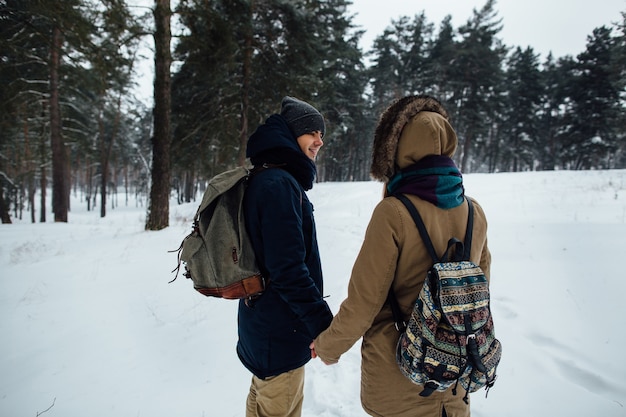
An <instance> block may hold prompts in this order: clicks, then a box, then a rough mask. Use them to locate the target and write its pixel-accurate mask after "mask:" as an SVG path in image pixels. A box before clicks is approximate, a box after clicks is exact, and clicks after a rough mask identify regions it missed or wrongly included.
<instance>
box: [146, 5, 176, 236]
mask: <svg viewBox="0 0 626 417" xmlns="http://www.w3.org/2000/svg"><path fill="white" fill-rule="evenodd" d="M171 15H172V12H171V9H170V1H169V0H155V8H154V21H155V33H154V45H155V57H154V63H155V78H154V136H153V137H152V187H151V189H150V206H149V208H148V216H147V219H146V230H160V229H163V228H165V227H167V226H169V198H170V187H171V184H170V178H171V168H170V143H171V138H170V114H171V88H170V85H171V80H170V77H171V75H170V66H171V62H172V56H171V51H170V43H171V38H172V33H171V29H170V21H171Z"/></svg>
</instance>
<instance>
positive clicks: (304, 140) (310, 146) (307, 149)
mask: <svg viewBox="0 0 626 417" xmlns="http://www.w3.org/2000/svg"><path fill="white" fill-rule="evenodd" d="M298 145H299V146H300V149H301V150H302V152H303V153H304V154H305V155H306V156H308V157H309V158H310V159H311V160H312V161H315V157H316V156H317V153H318V152H319V150H320V148H321V147H322V145H324V142H323V141H322V132H320V131H319V130H316V131H315V132H311V133H305V134H304V135H302V136H298Z"/></svg>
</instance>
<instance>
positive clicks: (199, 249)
mask: <svg viewBox="0 0 626 417" xmlns="http://www.w3.org/2000/svg"><path fill="white" fill-rule="evenodd" d="M250 175H252V172H251V170H249V169H247V168H245V167H238V168H235V169H232V170H229V171H226V172H223V173H221V174H218V175H216V176H215V177H213V178H212V179H211V180H210V181H209V183H208V185H207V189H206V191H205V192H204V196H203V197H202V203H201V204H200V206H199V207H198V210H197V211H196V215H195V217H194V220H193V225H192V227H193V230H192V232H191V233H190V234H189V235H187V237H185V239H184V240H183V242H182V243H181V245H180V247H179V248H178V250H177V252H178V266H177V267H176V269H174V271H172V272H176V276H175V277H174V279H173V280H172V281H174V280H176V278H177V277H178V273H179V272H180V267H181V264H182V265H183V266H184V268H185V272H184V273H183V275H184V276H185V277H187V278H189V279H191V281H192V282H193V287H194V288H195V289H196V290H197V291H198V292H200V293H201V294H204V295H206V296H207V297H219V298H225V299H241V298H244V299H245V298H251V297H255V296H257V295H259V294H260V293H261V292H263V290H264V287H265V282H264V279H263V277H262V275H261V273H260V272H259V268H258V266H257V262H256V257H255V255H254V251H253V249H252V245H251V243H250V239H249V237H248V233H247V231H246V226H245V221H244V215H243V197H244V194H245V191H246V186H247V184H248V179H249V178H250Z"/></svg>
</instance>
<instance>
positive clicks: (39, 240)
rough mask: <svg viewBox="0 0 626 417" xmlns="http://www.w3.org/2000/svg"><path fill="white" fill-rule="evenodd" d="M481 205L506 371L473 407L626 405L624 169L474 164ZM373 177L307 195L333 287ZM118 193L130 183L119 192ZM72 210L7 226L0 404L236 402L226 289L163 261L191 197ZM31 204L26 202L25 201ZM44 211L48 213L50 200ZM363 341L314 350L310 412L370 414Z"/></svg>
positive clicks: (8, 414) (601, 408)
mask: <svg viewBox="0 0 626 417" xmlns="http://www.w3.org/2000/svg"><path fill="white" fill-rule="evenodd" d="M464 180H465V188H466V192H467V194H468V195H470V196H473V197H475V198H476V199H478V201H479V202H480V204H481V205H482V206H483V208H484V210H485V212H486V214H487V216H488V220H489V245H490V248H491V251H492V254H493V265H492V280H491V282H492V288H491V290H492V305H493V311H494V318H495V324H496V334H497V336H498V338H499V339H500V340H501V341H502V343H503V350H504V353H503V359H502V362H501V365H500V368H499V380H498V381H497V383H496V385H495V387H494V388H493V389H492V390H491V391H490V393H489V398H488V399H485V398H484V391H480V392H478V393H476V394H473V395H472V397H471V398H472V415H473V416H475V417H487V416H511V417H528V416H536V417H541V416H581V417H582V416H585V417H586V416H603V417H618V416H626V361H624V360H623V351H624V346H626V333H625V332H624V315H625V314H626V308H625V307H624V302H623V300H624V294H625V293H626V273H625V272H624V269H623V267H622V261H623V258H624V256H625V247H626V171H624V170H620V171H590V172H545V173H539V172H532V173H515V174H471V175H466V176H465V177H464ZM381 190H382V188H381V184H379V183H374V182H360V183H323V184H316V186H315V187H314V189H313V190H312V191H310V192H309V197H310V199H311V200H312V202H313V204H314V205H315V216H316V221H317V227H318V237H319V242H320V250H321V255H322V264H323V267H324V275H325V290H326V292H327V294H329V295H330V298H328V301H329V303H330V305H331V308H332V309H333V311H337V308H338V306H339V304H340V303H341V301H342V300H343V298H344V297H345V295H346V285H347V281H348V278H349V274H350V270H351V268H352V262H353V261H354V258H355V257H356V254H357V252H358V250H359V248H360V244H361V240H362V237H363V234H364V231H365V227H366V225H367V223H368V221H369V217H370V214H371V212H372V209H373V208H374V206H375V205H376V203H377V202H378V200H379V199H380V196H381ZM120 201H123V198H120ZM72 207H73V209H72V211H71V213H70V215H69V219H70V223H69V224H54V223H47V224H30V223H29V222H27V221H25V220H22V221H15V223H14V224H12V225H1V226H0V334H1V335H2V343H1V344H0V375H1V377H0V417H35V416H36V415H37V414H38V413H42V412H44V411H45V410H47V411H45V414H43V415H44V416H49V417H54V416H60V417H83V416H90V417H138V416H142V417H202V416H215V417H230V416H243V415H244V408H245V407H244V403H245V398H246V396H247V390H248V386H249V382H250V374H249V373H248V372H247V371H246V370H245V369H244V368H243V366H242V365H241V364H240V363H239V361H238V359H237V356H236V354H235V350H234V347H235V343H236V302H233V301H225V300H218V299H207V298H204V297H203V296H201V295H200V294H198V293H196V292H194V290H193V289H192V287H191V283H190V282H189V281H188V280H186V279H184V278H182V277H181V278H179V279H178V280H177V281H175V282H174V283H171V284H168V281H169V280H171V279H172V278H173V274H171V273H170V271H171V270H172V269H173V268H174V267H175V266H176V255H175V254H173V253H168V250H172V249H176V248H177V247H178V245H179V244H180V241H181V240H182V239H183V238H184V236H185V235H186V234H187V233H188V232H189V230H190V222H191V218H192V216H193V214H194V212H195V209H196V204H187V205H182V206H177V205H174V204H172V206H171V223H170V224H171V226H170V227H169V228H167V229H166V230H163V231H159V232H146V231H144V219H145V207H135V206H134V205H133V206H132V207H118V208H116V209H115V210H111V209H108V215H107V217H106V218H105V219H100V217H99V210H96V211H93V212H86V211H85V204H82V203H80V201H79V200H78V198H76V199H75V200H74V201H73V202H72ZM24 217H25V219H28V218H30V217H29V216H24ZM48 217H49V218H51V217H52V216H48ZM359 367H360V356H359V344H357V345H355V346H354V347H353V348H352V350H350V351H349V352H348V353H347V354H346V355H344V357H343V358H342V360H341V362H340V363H339V364H338V365H336V366H332V367H327V366H324V365H323V364H322V363H321V362H320V361H312V362H311V363H310V364H309V365H307V371H306V372H307V377H306V378H307V379H306V385H305V403H304V416H306V417H314V416H315V417H339V416H341V417H357V416H365V413H364V412H363V411H362V409H361V406H360V400H359Z"/></svg>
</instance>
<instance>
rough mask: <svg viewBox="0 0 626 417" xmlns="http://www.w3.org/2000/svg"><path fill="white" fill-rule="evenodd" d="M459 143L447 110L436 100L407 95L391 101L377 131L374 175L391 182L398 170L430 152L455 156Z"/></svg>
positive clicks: (374, 148)
mask: <svg viewBox="0 0 626 417" xmlns="http://www.w3.org/2000/svg"><path fill="white" fill-rule="evenodd" d="M457 144H458V140H457V136H456V133H455V132H454V129H452V126H451V125H450V123H449V121H448V112H447V111H446V110H445V108H444V107H443V105H442V104H441V103H440V102H439V101H437V100H436V99H434V98H432V97H430V96H426V95H418V96H408V97H404V98H401V99H399V100H397V101H395V102H394V103H392V104H391V105H390V106H389V107H388V108H387V109H386V110H385V111H384V112H383V114H382V115H381V117H380V120H379V122H378V126H377V127H376V130H375V132H374V145H373V152H372V168H371V174H372V177H373V178H374V179H377V180H379V181H382V182H388V181H389V179H390V178H391V177H392V176H393V175H394V173H396V172H397V171H398V170H400V169H403V168H406V167H409V166H411V165H413V164H415V163H416V162H417V161H419V160H420V159H422V158H424V157H425V156H428V155H443V156H448V157H452V155H454V152H455V151H456V147H457Z"/></svg>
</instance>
